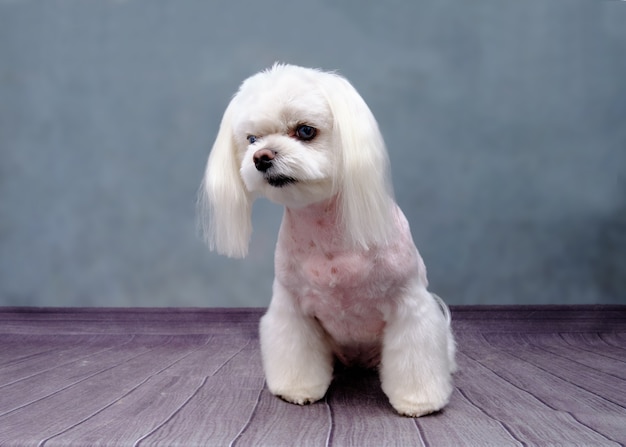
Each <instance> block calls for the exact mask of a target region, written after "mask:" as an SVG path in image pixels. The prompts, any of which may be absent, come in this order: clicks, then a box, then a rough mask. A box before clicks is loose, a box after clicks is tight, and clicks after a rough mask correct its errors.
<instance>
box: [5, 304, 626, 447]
mask: <svg viewBox="0 0 626 447" xmlns="http://www.w3.org/2000/svg"><path fill="white" fill-rule="evenodd" d="M452 311H453V320H454V329H455V333H456V336H457V341H458V347H459V354H458V362H459V366H460V369H459V372H458V373H457V374H456V376H455V383H456V389H455V392H454V394H453V397H452V400H451V402H450V405H449V406H448V407H447V408H446V409H445V410H444V411H443V412H441V413H439V414H435V415H431V416H428V417H424V418H420V419H410V418H404V417H400V416H397V415H396V414H395V413H394V412H393V410H392V408H391V407H390V405H389V404H388V403H387V399H386V398H385V396H384V395H383V393H382V391H381V390H380V385H379V382H378V376H377V374H376V373H375V372H372V371H361V370H346V369H340V370H338V371H336V377H335V380H334V382H333V384H332V385H331V388H330V390H329V392H328V394H327V396H326V398H325V399H324V400H323V401H321V402H318V403H316V404H313V405H309V406H305V407H298V406H294V405H290V404H287V403H285V402H282V401H281V400H279V399H277V398H275V397H273V396H271V395H270V394H269V393H268V391H267V390H266V389H265V383H264V379H263V373H262V370H261V361H260V354H259V345H258V337H257V324H258V320H259V318H260V316H261V312H262V311H261V310H259V309H244V310H235V309H33V308H4V309H2V308H0V445H3V446H4V445H19V446H22V445H23V446H30V445H33V446H35V445H41V446H43V445H45V446H96V445H110V446H125V445H128V446H131V445H132V446H134V445H163V446H177V445H179V446H194V445H199V446H228V445H237V446H358V447H364V446H420V445H424V446H487V445H493V446H509V445H511V446H512V445H519V446H523V445H537V446H544V445H564V446H570V445H572V446H573V445H581V446H616V445H624V442H626V306H574V307H559V306H543V307H455V308H453V309H452Z"/></svg>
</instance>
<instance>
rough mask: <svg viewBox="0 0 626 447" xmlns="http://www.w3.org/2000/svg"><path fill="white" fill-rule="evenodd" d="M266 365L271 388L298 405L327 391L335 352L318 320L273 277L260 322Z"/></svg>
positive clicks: (266, 376) (271, 390)
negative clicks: (307, 312)
mask: <svg viewBox="0 0 626 447" xmlns="http://www.w3.org/2000/svg"><path fill="white" fill-rule="evenodd" d="M260 336H261V354H262V358H263V369H264V370H265V378H266V381H267V386H268V388H269V390H270V392H271V393H272V394H274V395H276V396H278V397H280V398H282V399H284V400H286V401H288V402H292V403H294V404H298V405H304V404H309V403H312V402H315V401H317V400H319V399H321V398H322V397H324V395H325V394H326V390H327V389H328V387H329V385H330V382H331V380H332V375H333V355H332V351H331V348H330V346H329V345H328V342H327V340H326V334H325V332H324V330H323V329H322V328H321V327H320V325H319V324H318V322H317V321H316V320H315V319H314V318H311V317H307V316H305V315H303V314H302V312H301V311H300V309H298V307H297V305H296V303H295V300H294V298H293V297H292V296H291V294H290V293H289V292H288V291H287V290H286V289H285V288H284V287H283V286H282V285H281V284H280V282H279V281H278V280H274V294H273V296H272V302H271V303H270V306H269V309H268V310H267V313H266V314H265V315H264V316H263V318H261V324H260Z"/></svg>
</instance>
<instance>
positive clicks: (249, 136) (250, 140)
mask: <svg viewBox="0 0 626 447" xmlns="http://www.w3.org/2000/svg"><path fill="white" fill-rule="evenodd" d="M247 138H248V143H250V144H254V143H255V142H256V140H257V137H256V135H248V137H247Z"/></svg>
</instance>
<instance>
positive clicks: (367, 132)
mask: <svg viewBox="0 0 626 447" xmlns="http://www.w3.org/2000/svg"><path fill="white" fill-rule="evenodd" d="M325 87H326V88H325V89H324V90H325V94H326V96H327V99H328V103H329V105H330V108H331V111H332V114H333V118H334V119H333V121H334V126H335V128H334V131H335V132H336V134H337V137H338V142H339V145H340V146H341V147H340V151H341V153H340V154H338V162H337V163H336V169H337V171H336V172H335V176H334V178H335V182H336V185H335V188H336V192H337V193H338V197H339V198H340V204H341V213H342V214H341V215H342V220H343V225H345V229H346V234H347V235H348V237H349V238H351V239H352V240H351V241H349V242H351V243H352V244H353V245H355V246H359V247H361V248H364V249H368V248H370V247H371V246H373V245H378V244H381V245H384V244H387V243H388V242H389V241H390V238H391V235H390V230H391V228H392V227H393V225H390V219H391V214H392V210H393V208H392V207H393V190H392V187H391V183H390V176H389V158H388V155H387V149H386V147H385V142H384V140H383V137H382V135H381V133H380V130H379V129H378V124H377V122H376V119H375V118H374V115H373V114H372V112H371V110H370V109H369V107H368V106H367V104H366V103H365V101H364V100H363V98H362V97H361V96H360V95H359V93H358V92H357V91H356V89H355V88H354V87H353V86H352V85H351V84H350V83H349V82H348V81H347V80H346V79H344V78H343V77H341V76H339V75H336V74H329V77H328V78H327V82H326V83H325Z"/></svg>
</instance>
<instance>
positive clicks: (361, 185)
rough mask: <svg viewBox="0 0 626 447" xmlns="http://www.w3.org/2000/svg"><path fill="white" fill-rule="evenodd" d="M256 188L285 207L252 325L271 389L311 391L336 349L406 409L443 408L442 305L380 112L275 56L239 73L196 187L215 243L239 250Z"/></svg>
mask: <svg viewBox="0 0 626 447" xmlns="http://www.w3.org/2000/svg"><path fill="white" fill-rule="evenodd" d="M302 126H305V127H304V128H303V127H302ZM311 129H313V133H314V136H313V137H312V138H309V136H310V134H311ZM307 132H308V134H307ZM303 136H304V137H305V138H303ZM261 158H265V160H266V163H262V162H260V161H259V160H260V159H261ZM259 195H260V196H265V197H267V198H268V199H270V200H272V201H274V202H277V203H279V204H282V205H284V206H285V215H284V217H283V223H282V225H281V229H280V233H279V238H278V243H277V247H276V256H275V265H276V269H275V270H276V276H275V278H274V286H273V296H272V301H271V304H270V306H269V308H268V311H267V313H266V314H265V316H264V317H263V318H262V320H261V325H260V337H261V351H262V358H263V367H264V370H265V375H266V379H267V385H268V388H269V389H270V391H271V392H272V393H274V394H275V395H278V396H280V397H281V398H283V399H285V400H287V401H289V402H293V403H297V404H304V403H310V402H314V401H316V400H319V399H321V398H322V397H323V396H324V395H325V393H326V391H327V389H328V386H329V385H330V382H331V380H332V374H333V362H334V359H335V358H338V359H339V360H341V361H342V362H344V363H348V364H353V363H356V364H361V365H365V366H375V365H379V370H380V376H381V382H382V388H383V391H384V392H385V393H386V395H387V396H388V398H389V400H390V402H391V404H392V405H393V407H394V408H395V409H396V410H397V411H398V412H399V413H401V414H403V415H407V416H414V417H417V416H421V415H424V414H428V413H432V412H434V411H438V410H440V409H442V408H443V407H444V406H445V405H446V404H447V402H448V400H449V398H450V394H451V392H452V379H451V374H452V372H453V371H454V370H455V368H456V366H455V360H454V355H455V344H454V339H453V336H452V332H451V329H450V314H449V312H448V310H447V307H446V306H445V304H444V303H443V301H441V300H440V299H439V298H437V297H435V296H434V295H432V294H431V293H429V292H428V291H427V280H426V270H425V267H424V264H423V262H422V259H421V257H420V256H419V253H418V252H417V249H416V248H415V245H414V243H413V241H412V239H411V235H410V230H409V226H408V223H407V222H406V219H405V217H404V215H403V214H402V212H401V211H400V209H399V208H398V207H397V205H396V204H395V202H394V200H393V194H392V190H391V186H390V181H389V162H388V157H387V151H386V148H385V144H384V142H383V138H382V136H381V134H380V131H379V129H378V125H377V123H376V120H375V119H374V117H373V115H372V113H371V111H370V109H369V108H368V107H367V105H366V104H365V102H364V101H363V99H362V98H361V96H360V95H359V94H358V93H357V92H356V90H355V89H354V88H353V87H352V85H351V84H350V83H348V81H346V80H345V79H344V78H343V77H341V76H339V75H337V74H334V73H329V72H323V71H320V70H315V69H309V68H302V67H297V66H293V65H280V64H276V65H274V66H273V67H272V68H271V69H269V70H267V71H263V72H261V73H258V74H256V75H254V76H252V77H250V78H248V79H247V80H245V81H244V82H243V84H242V85H241V87H240V89H239V91H238V92H237V94H236V95H235V96H234V98H233V99H232V101H231V102H230V104H229V105H228V107H227V109H226V111H225V113H224V117H223V119H222V122H221V125H220V129H219V132H218V135H217V139H216V141H215V144H214V146H213V149H212V151H211V154H210V156H209V160H208V163H207V168H206V173H205V177H204V180H203V185H202V188H201V196H200V200H199V204H200V205H201V209H202V218H203V221H204V222H205V227H204V229H205V235H206V238H207V241H208V243H209V245H210V246H211V248H212V249H217V251H218V252H220V253H223V254H226V255H228V256H232V257H244V256H245V255H246V254H247V250H248V243H249V239H250V235H251V232H252V224H251V205H252V202H253V201H254V199H255V198H256V197H257V196H259Z"/></svg>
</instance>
